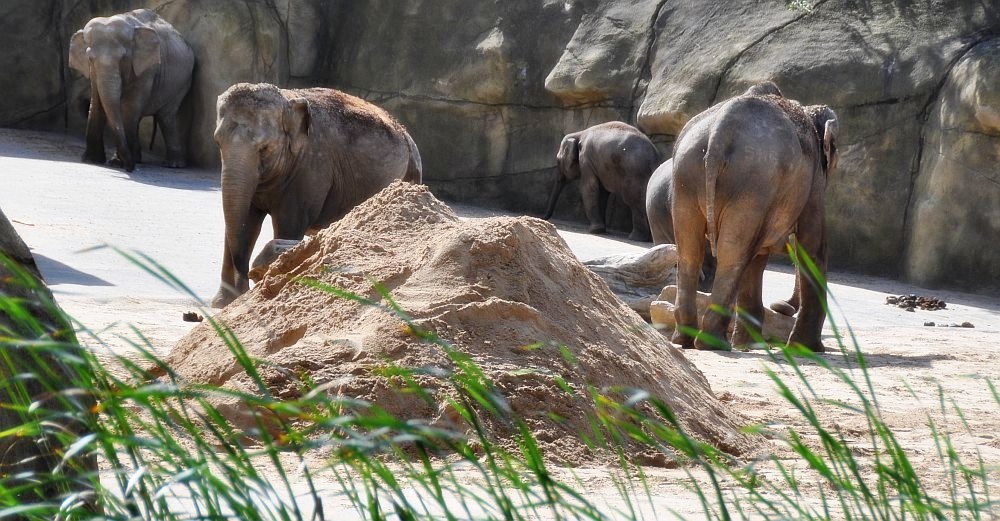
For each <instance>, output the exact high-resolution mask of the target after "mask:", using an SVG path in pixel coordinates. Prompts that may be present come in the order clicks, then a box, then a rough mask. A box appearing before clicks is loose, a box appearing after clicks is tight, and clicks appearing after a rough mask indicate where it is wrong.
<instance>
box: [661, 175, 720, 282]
mask: <svg viewBox="0 0 1000 521" xmlns="http://www.w3.org/2000/svg"><path fill="white" fill-rule="evenodd" d="M673 178H674V160H673V159H672V158H671V159H668V160H666V161H664V162H663V163H662V164H661V165H660V166H658V167H656V170H653V174H652V175H651V176H649V183H647V184H646V219H647V220H648V221H649V232H650V235H652V238H653V246H659V245H660V244H676V243H677V242H676V240H675V239H674V219H673V217H671V215H670V207H671V205H672V204H673V203H672V201H673V195H672V194H671V191H670V190H671V187H670V183H671V181H672V180H673ZM713 280H715V257H713V256H712V255H711V254H706V255H705V262H704V263H703V264H702V267H701V273H700V274H699V277H698V281H699V282H698V290H699V291H711V290H712V281H713Z"/></svg>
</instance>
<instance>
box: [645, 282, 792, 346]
mask: <svg viewBox="0 0 1000 521" xmlns="http://www.w3.org/2000/svg"><path fill="white" fill-rule="evenodd" d="M711 297H712V296H711V295H710V294H708V293H702V292H700V291H699V292H698V298H697V305H698V316H699V317H700V316H702V315H703V314H704V313H705V311H706V310H707V309H708V308H709V306H710V299H711ZM676 300H677V286H667V287H665V288H663V291H662V292H661V293H660V295H659V297H657V298H656V300H654V301H653V302H652V303H651V304H650V305H649V315H650V322H652V324H653V327H655V328H657V329H659V330H660V332H661V333H663V334H666V335H668V336H669V334H670V333H671V332H672V331H673V330H674V327H675V326H676V324H677V322H675V321H674V302H676ZM793 325H795V318H794V317H789V316H787V315H782V314H781V313H777V312H775V311H773V310H771V309H768V308H766V307H765V308H764V331H763V333H764V338H777V339H780V340H781V341H784V340H787V339H788V335H789V334H790V333H791V332H792V326H793Z"/></svg>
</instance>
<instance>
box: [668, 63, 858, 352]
mask: <svg viewBox="0 0 1000 521" xmlns="http://www.w3.org/2000/svg"><path fill="white" fill-rule="evenodd" d="M838 133H839V124H838V120H837V115H836V113H835V112H834V111H833V110H832V109H831V108H829V107H827V106H825V105H812V106H802V105H800V104H799V103H798V102H797V101H794V100H791V99H787V98H785V97H784V96H782V95H781V91H780V90H779V89H778V88H777V86H776V85H774V84H773V83H770V82H766V83H764V84H760V85H756V86H754V87H752V88H751V89H750V90H748V91H747V92H746V93H745V94H743V95H740V96H737V97H734V98H732V99H729V100H727V101H724V102H722V103H719V104H717V105H715V106H712V107H710V108H709V109H707V110H705V111H704V112H702V113H701V114H698V115H697V116H695V117H694V118H692V119H691V120H690V121H688V123H686V124H685V125H684V127H683V128H682V129H681V132H680V134H679V135H678V137H677V141H676V142H675V143H674V155H673V160H674V172H673V173H674V177H673V180H672V182H671V191H672V193H673V196H674V198H673V204H672V206H671V216H672V217H673V221H674V233H675V235H676V239H677V250H678V274H677V299H676V303H675V313H674V314H675V318H676V321H677V326H678V327H677V330H676V331H675V332H674V333H673V336H672V337H671V341H672V342H673V343H675V344H679V345H680V346H681V347H684V348H690V347H695V348H699V349H709V348H715V347H726V346H725V344H726V338H727V337H726V332H727V330H728V329H729V325H730V318H729V316H728V315H724V314H721V313H717V312H715V311H711V310H710V311H706V312H705V314H704V315H703V316H702V317H701V328H700V331H701V333H700V334H699V335H697V338H692V337H691V336H690V334H689V333H690V331H692V330H695V329H696V320H697V318H698V317H697V316H696V315H697V311H696V307H695V286H696V284H697V281H698V269H699V268H700V267H701V264H702V259H703V257H704V254H705V247H706V236H707V238H708V241H707V242H708V245H709V247H710V249H711V251H712V253H713V254H715V256H716V259H717V267H716V276H715V281H714V283H713V285H712V296H711V302H712V304H713V306H712V307H713V308H715V309H722V310H730V309H732V308H733V305H734V303H735V304H736V306H737V308H738V309H740V310H741V312H740V315H739V322H742V323H743V325H745V326H751V325H753V324H760V323H761V318H762V316H763V304H762V303H761V286H762V279H763V273H764V268H765V266H766V264H767V260H768V255H769V254H771V253H781V252H785V251H786V248H787V246H788V245H791V246H792V247H793V250H794V251H795V252H797V253H804V254H806V255H807V256H808V257H809V258H811V259H812V261H813V263H815V267H816V269H817V270H818V272H819V274H821V275H823V276H825V273H826V262H827V236H826V216H825V195H824V192H825V190H826V184H827V178H828V176H829V174H830V172H831V171H833V170H834V169H835V168H836V166H837V161H838V154H837V145H836V143H837V135H838ZM795 287H796V292H797V293H796V294H795V295H794V296H793V298H792V299H790V300H791V301H792V302H793V304H792V307H794V308H796V309H795V310H796V311H797V313H796V316H795V323H794V326H793V327H792V331H791V333H790V334H789V337H788V343H789V344H793V343H799V344H802V345H804V346H806V347H807V348H809V349H811V350H813V351H815V352H823V351H824V350H825V347H824V345H823V342H822V338H821V333H822V329H823V322H824V320H825V318H826V315H825V307H826V289H825V287H824V286H823V284H821V283H818V282H817V281H816V280H814V279H813V278H812V276H811V275H810V274H809V270H808V269H806V268H802V267H801V265H800V267H799V268H798V269H797V270H796V283H795ZM739 322H738V323H736V324H735V327H734V328H733V334H732V338H731V341H730V342H729V345H743V344H746V343H748V342H750V341H751V337H752V335H751V333H750V331H749V330H748V327H740V323H739ZM754 327H756V326H754ZM710 338H714V339H715V340H710ZM720 343H721V345H720Z"/></svg>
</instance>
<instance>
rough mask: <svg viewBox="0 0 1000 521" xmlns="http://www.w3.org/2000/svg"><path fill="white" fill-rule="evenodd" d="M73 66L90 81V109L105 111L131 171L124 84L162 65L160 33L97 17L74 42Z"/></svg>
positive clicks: (121, 158)
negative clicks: (124, 108)
mask: <svg viewBox="0 0 1000 521" xmlns="http://www.w3.org/2000/svg"><path fill="white" fill-rule="evenodd" d="M69 65H70V67H72V68H74V69H76V70H77V71H79V72H80V73H82V74H83V75H84V76H85V77H87V78H88V79H90V85H91V109H90V110H91V112H92V113H93V112H94V111H95V110H99V111H102V112H103V115H104V116H103V117H106V118H107V123H108V124H109V125H110V126H111V131H112V133H113V134H114V138H115V140H116V145H117V151H118V158H119V159H120V160H121V162H122V166H123V167H124V168H125V169H126V170H129V171H131V170H132V169H134V168H135V160H134V158H133V157H132V154H131V151H130V144H129V143H128V141H127V138H126V135H127V134H126V131H125V129H126V126H125V125H126V122H125V121H124V119H123V116H122V114H123V111H122V94H123V84H124V83H125V82H127V81H130V80H131V79H132V77H133V75H134V77H135V78H144V77H146V76H147V75H149V74H150V73H152V72H155V69H156V68H157V67H158V66H159V65H160V40H159V37H158V36H157V34H156V31H154V30H153V29H151V28H149V27H142V26H138V27H136V26H134V25H132V24H130V23H128V22H127V21H125V20H123V19H121V18H119V17H110V18H95V19H93V20H91V21H90V22H89V23H88V24H87V25H86V26H85V27H84V28H83V29H81V30H79V31H77V32H76V33H75V34H74V35H73V37H72V39H71V40H70V52H69ZM102 121H103V120H102ZM101 130H102V131H103V127H102V128H101Z"/></svg>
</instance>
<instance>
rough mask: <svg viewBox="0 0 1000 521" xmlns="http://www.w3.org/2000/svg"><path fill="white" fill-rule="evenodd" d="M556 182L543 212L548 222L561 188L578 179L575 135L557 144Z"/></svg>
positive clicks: (578, 157)
mask: <svg viewBox="0 0 1000 521" xmlns="http://www.w3.org/2000/svg"><path fill="white" fill-rule="evenodd" d="M556 165H557V172H556V180H555V184H553V186H552V193H551V194H549V204H548V208H547V209H546V210H545V217H543V219H545V220H548V219H549V218H550V217H552V214H553V213H554V212H555V210H556V202H557V201H558V200H559V194H561V193H562V190H563V188H565V187H566V185H567V184H568V183H569V182H570V181H572V180H573V179H579V178H580V138H579V137H578V136H577V135H576V134H569V135H567V136H566V137H564V138H563V140H562V143H560V144H559V151H558V152H557V153H556Z"/></svg>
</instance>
